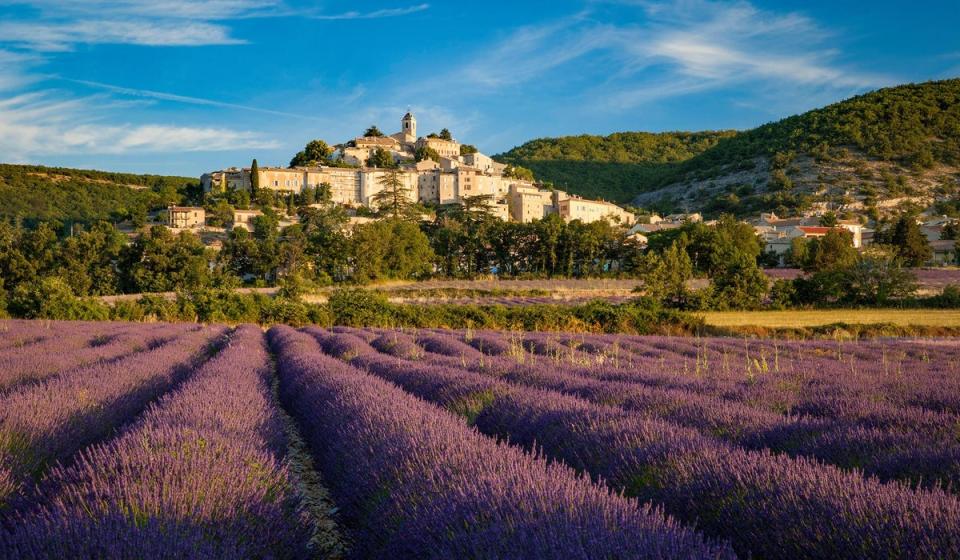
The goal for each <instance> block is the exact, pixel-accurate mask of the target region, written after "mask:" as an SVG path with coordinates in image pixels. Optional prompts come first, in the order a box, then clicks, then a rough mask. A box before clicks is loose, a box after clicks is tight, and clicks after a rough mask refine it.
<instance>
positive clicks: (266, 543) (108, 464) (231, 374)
mask: <svg viewBox="0 0 960 560" xmlns="http://www.w3.org/2000/svg"><path fill="white" fill-rule="evenodd" d="M271 376H272V367H271V365H270V359H269V355H268V354H267V349H266V345H265V341H264V337H263V333H262V332H261V331H260V329H259V328H257V327H254V326H249V325H248V326H242V327H240V328H239V329H238V330H237V331H236V332H235V333H234V334H233V335H232V336H231V338H230V341H229V345H228V346H227V347H226V348H225V349H224V350H223V351H221V352H220V353H219V354H218V355H217V356H215V357H214V358H212V359H211V360H210V361H208V362H207V363H206V364H204V365H203V366H202V367H201V368H200V369H198V371H197V372H196V374H195V375H194V376H193V377H191V379H190V380H189V381H187V382H185V383H184V384H183V385H182V386H181V387H180V388H179V389H178V390H176V391H175V392H173V393H169V394H167V395H165V396H164V397H162V398H161V399H160V400H159V401H157V402H156V403H155V404H154V405H152V406H151V407H150V408H149V409H148V410H147V411H146V412H145V413H144V414H143V416H142V417H141V418H140V419H139V420H138V421H137V422H136V423H135V424H133V425H131V426H130V427H129V428H128V429H127V430H125V431H124V432H123V434H122V435H120V436H118V437H117V438H115V439H113V440H110V441H109V442H107V443H104V444H101V445H97V446H94V447H92V448H88V449H87V450H84V451H82V452H81V453H80V454H79V457H78V458H77V460H76V462H75V463H74V464H72V465H71V466H69V467H66V468H63V467H60V468H56V469H54V470H53V471H52V472H51V473H50V475H49V476H48V478H47V479H46V480H45V481H44V482H43V484H42V485H41V491H40V492H39V502H40V503H41V504H42V505H41V507H37V508H35V509H33V510H32V511H30V512H29V513H28V514H26V515H23V516H21V517H19V518H18V519H17V520H16V522H15V529H14V531H13V532H11V533H10V534H7V535H0V545H2V546H0V550H2V551H3V552H2V553H0V556H5V557H11V558H13V557H18V558H59V557H61V556H62V554H63V551H65V550H69V551H70V554H71V555H73V556H75V557H91V558H92V557H106V558H134V557H144V556H148V557H161V556H162V557H180V556H181V555H182V556H189V557H191V558H196V557H204V558H303V557H305V556H308V554H309V552H308V549H307V546H306V543H307V541H308V539H309V536H310V532H309V527H308V525H307V523H306V519H305V518H304V517H303V516H302V515H301V514H300V513H299V511H298V498H297V496H296V492H295V490H294V487H293V485H292V481H291V479H290V476H289V474H288V472H287V470H286V467H285V466H284V465H283V463H282V458H283V454H284V453H285V447H286V438H285V436H284V432H283V425H282V423H281V419H280V418H279V416H278V414H277V410H276V409H275V408H274V407H273V405H272V403H271V401H270V377H271ZM144 551H150V552H147V553H145V552H144Z"/></svg>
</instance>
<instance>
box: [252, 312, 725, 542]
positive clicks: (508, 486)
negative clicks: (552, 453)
mask: <svg viewBox="0 0 960 560" xmlns="http://www.w3.org/2000/svg"><path fill="white" fill-rule="evenodd" d="M269 336H270V340H271V344H272V345H273V346H274V348H275V349H276V350H277V353H278V362H279V374H280V394H281V398H282V400H283V401H284V402H285V403H286V404H287V405H288V407H289V408H290V410H291V412H292V414H293V415H294V417H295V418H296V419H297V420H298V421H299V423H300V425H301V427H302V429H303V431H304V433H305V435H306V437H307V440H308V441H309V443H310V444H311V446H312V448H313V450H314V453H315V454H316V456H317V460H318V464H319V467H320V469H321V470H322V472H323V474H324V476H325V479H326V481H327V483H328V485H329V487H330V490H331V492H332V494H333V495H334V497H335V499H336V502H337V504H338V506H339V507H340V512H341V515H342V519H343V522H344V524H345V526H347V527H349V528H350V529H351V536H352V542H353V554H354V555H355V556H356V557H361V558H732V557H733V554H732V552H731V551H730V550H729V549H728V548H726V546H725V545H720V544H710V543H708V542H705V541H704V540H703V539H702V537H700V536H699V535H698V534H697V533H695V532H693V531H692V530H690V529H687V528H684V527H683V526H680V525H678V524H677V523H676V522H675V521H673V520H672V519H670V518H667V517H664V516H663V515H662V514H661V513H660V512H659V511H658V510H656V509H652V508H650V507H649V506H641V505H640V504H639V503H638V502H636V501H634V500H631V499H627V498H624V497H622V496H619V495H617V494H613V493H611V492H609V491H607V490H604V489H602V488H600V487H599V486H597V485H594V484H592V483H591V482H590V481H589V480H587V479H585V478H582V477H579V476H577V475H576V474H575V473H574V471H572V470H570V469H569V468H568V467H565V466H561V465H560V464H558V463H549V462H547V461H546V460H545V459H543V458H541V457H538V456H535V455H530V454H525V453H523V452H522V451H520V450H519V449H517V448H516V447H512V446H508V445H505V444H503V443H497V442H496V441H494V440H493V439H491V438H488V437H485V436H483V435H481V434H479V433H477V432H476V431H474V430H472V429H470V428H469V427H468V426H467V425H466V424H465V423H464V422H463V421H462V419H459V418H457V417H456V416H454V415H452V414H450V413H448V412H445V411H443V410H440V409H438V408H437V407H435V406H432V405H429V404H426V403H424V402H423V401H421V400H419V399H416V398H414V397H413V396H411V395H409V394H407V393H405V392H403V391H401V390H399V389H397V388H396V387H394V386H392V385H390V384H389V383H386V382H383V381H381V380H378V379H376V378H374V377H372V376H370V375H367V374H364V373H362V372H361V371H359V370H358V369H356V368H354V367H352V366H350V365H348V364H346V363H343V362H340V361H337V360H336V359H334V358H331V357H329V356H326V355H324V354H323V353H321V352H320V349H319V347H318V346H317V342H316V341H315V340H313V339H311V337H309V336H307V335H306V334H303V333H298V332H296V331H294V330H292V329H290V328H287V327H275V328H273V329H271V331H270V332H269Z"/></svg>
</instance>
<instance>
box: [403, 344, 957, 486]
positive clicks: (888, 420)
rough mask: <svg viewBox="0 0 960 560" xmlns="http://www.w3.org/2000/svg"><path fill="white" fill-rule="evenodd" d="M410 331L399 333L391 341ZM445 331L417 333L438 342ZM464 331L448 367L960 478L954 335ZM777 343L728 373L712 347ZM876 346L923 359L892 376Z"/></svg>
mask: <svg viewBox="0 0 960 560" xmlns="http://www.w3.org/2000/svg"><path fill="white" fill-rule="evenodd" d="M427 335H429V336H427ZM405 336H407V335H404V334H403V333H392V334H391V335H390V337H389V343H390V344H392V345H395V344H397V341H398V339H401V338H403V337H405ZM445 336H446V335H445V334H444V333H437V332H430V331H424V332H421V333H420V334H419V337H420V339H421V340H427V341H428V342H430V341H431V340H432V339H436V338H438V337H439V338H444V337H445ZM458 340H459V342H457V346H456V347H452V348H449V349H443V348H441V349H440V352H441V353H446V354H449V356H450V357H449V358H448V359H447V360H446V363H448V364H450V365H460V366H462V367H466V368H468V369H471V370H474V371H481V372H487V373H489V372H493V371H496V372H497V373H499V374H501V375H508V376H509V377H510V379H511V380H512V381H515V382H519V383H525V384H528V385H533V386H537V387H541V388H546V389H551V390H557V391H561V392H565V393H568V394H573V395H575V396H578V397H580V398H584V399H587V400H591V401H593V402H597V403H600V404H610V405H615V406H619V407H622V408H626V409H629V410H632V411H634V412H639V413H641V414H645V415H649V416H652V417H657V418H663V419H666V420H669V421H671V422H674V423H677V424H681V425H684V426H688V427H693V428H696V429H699V430H701V431H703V432H704V433H706V434H707V435H710V436H714V437H718V438H721V439H725V440H727V441H731V442H733V443H736V444H738V445H742V446H745V447H747V448H751V449H771V450H774V451H782V452H787V453H790V454H793V455H803V456H810V457H814V458H817V459H820V460H822V461H826V462H829V463H832V464H835V465H838V466H841V467H847V468H861V469H864V470H865V471H867V472H868V473H870V474H874V475H877V476H880V477H882V478H885V479H891V478H894V479H903V480H909V481H912V482H914V483H922V484H924V485H928V486H933V485H937V484H941V485H944V486H953V487H958V483H960V466H958V458H960V447H958V441H957V432H956V426H957V425H960V415H958V413H957V412H956V411H955V406H954V405H952V404H950V403H952V402H955V401H956V399H957V398H958V395H960V389H958V388H957V380H958V377H960V374H958V373H956V371H955V368H954V367H953V366H952V365H950V363H951V362H952V361H954V360H955V359H956V356H957V354H958V347H957V346H956V344H955V343H954V342H952V341H934V342H932V343H931V342H925V343H910V342H904V341H897V342H893V341H888V342H889V343H890V344H889V346H890V347H891V348H887V349H883V346H878V345H877V344H879V343H870V344H861V345H848V346H839V347H837V346H836V345H832V346H831V345H830V343H819V342H793V343H786V344H785V343H782V342H776V341H736V340H734V341H730V340H718V339H712V340H708V341H696V340H694V341H691V340H690V339H664V338H654V337H650V338H646V339H643V338H636V339H632V338H622V337H613V336H608V337H590V338H585V337H580V336H576V337H572V336H570V337H557V336H556V335H553V334H549V335H548V334H534V333H527V334H525V335H523V336H520V335H516V334H512V335H504V334H494V333H463V332H461V333H459V336H458ZM571 341H575V342H576V343H577V344H576V348H574V347H573V346H574V345H573V344H572V343H571ZM433 343H435V342H433ZM464 343H467V344H464ZM611 347H613V348H615V349H616V350H615V352H619V353H620V354H629V356H628V357H627V358H622V359H620V361H619V362H618V363H612V362H611V360H608V359H605V358H607V357H609V356H610V355H613V352H614V350H610V348H611ZM770 347H772V348H773V352H779V353H780V354H779V355H781V356H783V358H782V360H781V362H786V363H784V364H783V367H770V368H765V369H764V370H763V371H760V372H757V371H753V372H751V371H749V370H747V371H745V370H740V371H739V372H738V373H729V372H727V371H716V369H718V368H714V366H716V365H717V364H723V363H724V362H723V361H722V360H714V359H711V358H709V357H703V356H705V355H706V354H708V353H709V352H719V351H720V350H718V348H720V349H723V352H729V354H728V356H729V355H736V354H735V351H738V350H739V351H740V352H741V353H742V355H749V353H751V352H752V353H753V354H754V355H758V354H759V355H761V356H763V355H766V354H765V352H766V349H769V348H770ZM838 348H839V349H838ZM878 348H880V349H883V351H889V352H894V351H897V352H902V353H903V354H904V355H907V356H908V357H909V356H911V355H912V356H913V358H909V359H911V360H912V361H911V362H910V363H909V364H908V365H907V366H906V367H905V368H904V371H903V372H901V373H898V374H896V375H890V374H888V373H885V372H884V371H883V370H882V369H881V367H882V366H879V365H877V364H872V362H871V361H870V360H869V359H868V358H869V355H870V352H873V351H876V350H877V349H878ZM481 351H482V352H481ZM602 352H608V353H606V354H604V353H602ZM696 352H699V353H700V354H699V357H698V355H697V354H696ZM588 353H589V354H588ZM837 353H839V354H840V356H855V355H861V356H862V357H863V360H864V361H863V364H864V367H863V368H859V369H855V370H854V371H843V369H842V368H839V369H838V368H837V367H831V365H834V366H836V362H835V360H837V358H836V357H835V356H836V355H837ZM588 355H592V356H600V358H597V359H593V360H590V359H587V356H588ZM773 355H774V356H776V355H778V354H776V353H774V354H773ZM690 356H693V357H694V359H698V361H699V362H700V364H701V367H702V371H701V372H699V373H693V372H691V371H690V370H686V372H685V370H684V369H682V368H680V367H679V364H680V363H681V361H682V360H687V359H688V358H689V357H690ZM788 356H789V361H788ZM434 359H436V358H434ZM628 359H630V360H633V361H629V362H628V361H627V360H628ZM772 361H773V360H772ZM764 363H766V362H764ZM773 363H774V364H777V361H773ZM751 367H753V366H752V365H751ZM905 372H909V373H905ZM784 402H790V403H792V404H791V405H789V406H785V405H784V404H783V403H784ZM778 403H779V404H778Z"/></svg>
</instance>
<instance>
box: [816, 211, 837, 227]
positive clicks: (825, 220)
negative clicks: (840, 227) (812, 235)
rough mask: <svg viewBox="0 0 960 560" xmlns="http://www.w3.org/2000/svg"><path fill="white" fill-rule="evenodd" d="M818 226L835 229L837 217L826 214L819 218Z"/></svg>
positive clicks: (831, 213) (832, 214)
mask: <svg viewBox="0 0 960 560" xmlns="http://www.w3.org/2000/svg"><path fill="white" fill-rule="evenodd" d="M820 225H821V226H823V227H828V228H832V227H836V226H837V215H836V214H835V213H833V212H827V213H826V214H824V215H823V216H820Z"/></svg>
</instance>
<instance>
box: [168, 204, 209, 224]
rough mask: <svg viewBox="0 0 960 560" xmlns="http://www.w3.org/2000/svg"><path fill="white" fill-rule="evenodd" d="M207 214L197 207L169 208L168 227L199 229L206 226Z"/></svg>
mask: <svg viewBox="0 0 960 560" xmlns="http://www.w3.org/2000/svg"><path fill="white" fill-rule="evenodd" d="M206 222H207V213H206V211H205V210H204V209H203V208H198V207H195V206H168V207H167V226H168V227H170V228H173V229H199V228H202V227H203V226H204V225H206Z"/></svg>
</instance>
